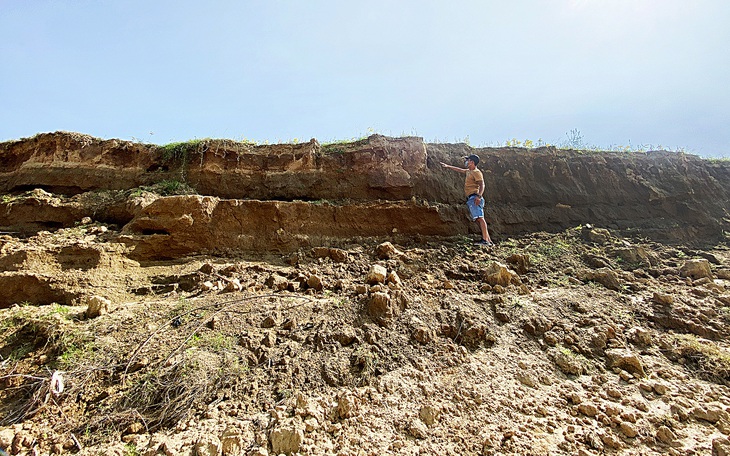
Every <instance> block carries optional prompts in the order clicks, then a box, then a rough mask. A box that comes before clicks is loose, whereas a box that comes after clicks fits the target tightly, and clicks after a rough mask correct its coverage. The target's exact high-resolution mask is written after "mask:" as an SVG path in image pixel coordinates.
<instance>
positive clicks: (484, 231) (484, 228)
mask: <svg viewBox="0 0 730 456" xmlns="http://www.w3.org/2000/svg"><path fill="white" fill-rule="evenodd" d="M477 223H478V224H479V228H480V229H481V230H482V239H484V240H485V241H488V242H492V239H491V238H490V237H489V230H488V228H487V221H486V220H484V217H479V218H478V219H477Z"/></svg>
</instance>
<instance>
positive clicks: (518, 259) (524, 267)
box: [506, 253, 530, 274]
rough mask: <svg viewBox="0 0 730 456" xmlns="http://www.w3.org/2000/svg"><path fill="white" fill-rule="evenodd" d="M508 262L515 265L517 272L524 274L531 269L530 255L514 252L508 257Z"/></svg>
mask: <svg viewBox="0 0 730 456" xmlns="http://www.w3.org/2000/svg"><path fill="white" fill-rule="evenodd" d="M506 261H507V263H509V264H513V265H515V267H516V268H517V272H518V273H520V274H524V273H526V272H528V271H529V270H530V256H529V255H526V254H521V253H513V254H512V255H510V256H509V257H507V259H506Z"/></svg>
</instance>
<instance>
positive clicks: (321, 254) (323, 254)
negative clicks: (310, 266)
mask: <svg viewBox="0 0 730 456" xmlns="http://www.w3.org/2000/svg"><path fill="white" fill-rule="evenodd" d="M312 256H313V257H314V258H329V256H330V249H329V248H328V247H314V248H313V249H312Z"/></svg>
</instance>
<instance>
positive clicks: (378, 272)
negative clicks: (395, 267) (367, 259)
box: [365, 264, 388, 285]
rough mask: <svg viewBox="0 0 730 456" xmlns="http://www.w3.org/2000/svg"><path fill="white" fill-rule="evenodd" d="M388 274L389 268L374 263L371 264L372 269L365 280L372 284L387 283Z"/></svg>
mask: <svg viewBox="0 0 730 456" xmlns="http://www.w3.org/2000/svg"><path fill="white" fill-rule="evenodd" d="M387 276H388V270H387V269H385V267H384V266H381V265H379V264H374V265H372V266H370V271H368V275H367V276H366V277H365V282H367V283H369V284H370V285H375V284H378V283H385V279H386V277H387Z"/></svg>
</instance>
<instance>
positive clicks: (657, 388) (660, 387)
mask: <svg viewBox="0 0 730 456" xmlns="http://www.w3.org/2000/svg"><path fill="white" fill-rule="evenodd" d="M652 389H653V390H654V392H655V393H657V394H658V395H660V396H664V395H665V394H667V391H668V388H667V385H666V384H664V383H661V382H656V383H654V384H653V385H652Z"/></svg>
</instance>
